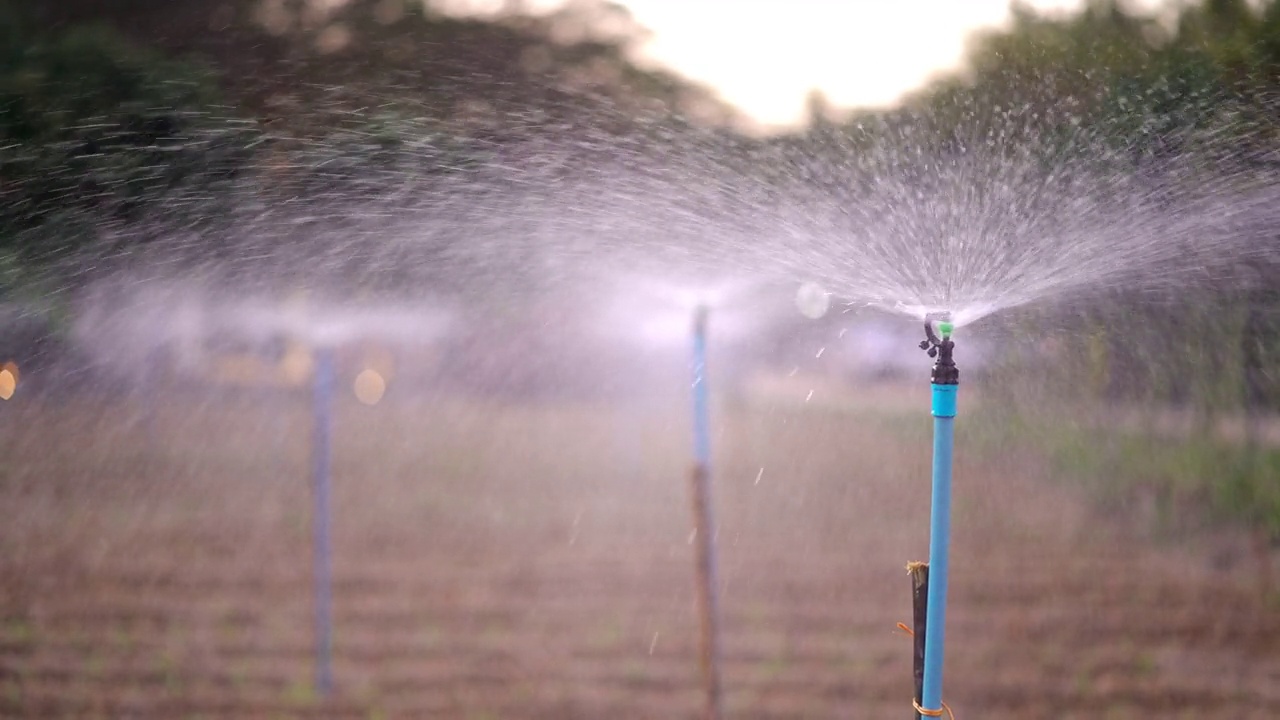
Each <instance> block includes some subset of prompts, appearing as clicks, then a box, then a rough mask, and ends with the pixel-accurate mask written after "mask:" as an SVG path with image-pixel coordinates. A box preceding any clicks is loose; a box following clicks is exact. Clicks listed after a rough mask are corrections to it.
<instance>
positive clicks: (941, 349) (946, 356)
mask: <svg viewBox="0 0 1280 720" xmlns="http://www.w3.org/2000/svg"><path fill="white" fill-rule="evenodd" d="M950 320H951V317H950V315H949V314H948V313H929V314H928V315H926V316H925V318H924V338H925V339H924V340H921V341H920V349H921V350H924V351H925V352H927V353H928V354H929V357H931V358H934V363H933V371H932V373H931V374H930V379H931V380H932V382H933V384H934V385H959V384H960V368H958V367H956V361H955V359H954V358H953V357H952V353H953V352H955V349H956V343H955V341H954V340H952V339H951V322H950ZM934 321H938V323H939V325H940V326H941V327H942V337H938V334H937V333H935V332H934V330H933V323H934Z"/></svg>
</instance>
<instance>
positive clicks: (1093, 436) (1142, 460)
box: [958, 417, 1280, 537]
mask: <svg viewBox="0 0 1280 720" xmlns="http://www.w3.org/2000/svg"><path fill="white" fill-rule="evenodd" d="M958 434H960V435H961V438H960V440H961V441H972V442H973V443H974V446H975V447H976V448H977V449H978V450H979V452H982V453H985V454H988V455H990V454H993V453H1007V452H1009V450H1010V448H1017V449H1018V450H1020V451H1023V452H1027V451H1030V452H1032V453H1035V454H1036V455H1038V456H1040V457H1041V458H1043V459H1044V461H1046V462H1047V464H1048V468H1049V470H1050V473H1051V475H1052V476H1053V477H1055V478H1058V479H1062V480H1067V481H1070V482H1072V483H1073V484H1076V485H1079V486H1080V487H1083V488H1084V489H1085V490H1087V491H1088V492H1089V493H1090V494H1091V495H1093V496H1094V497H1095V498H1096V499H1097V500H1098V501H1099V502H1100V503H1102V504H1103V506H1104V507H1106V508H1108V509H1114V510H1132V509H1135V507H1136V506H1137V505H1139V504H1142V503H1145V504H1146V505H1148V506H1150V509H1151V510H1152V511H1153V513H1154V518H1153V519H1154V521H1155V522H1156V523H1157V525H1158V527H1159V528H1162V529H1170V530H1172V529H1176V528H1180V527H1185V526H1187V525H1188V524H1205V523H1215V522H1229V523H1238V524H1243V525H1247V526H1249V527H1254V528H1261V529H1263V530H1265V531H1267V532H1269V533H1270V534H1271V536H1272V537H1280V448H1253V449H1248V448H1246V447H1244V446H1243V445H1240V444H1236V443H1231V442H1229V441H1226V440H1220V439H1217V438H1212V437H1197V436H1192V437H1183V438H1173V437H1167V436H1153V435H1150V434H1145V433H1142V432H1138V431H1133V430H1123V429H1114V428H1106V429H1103V428H1098V427H1090V426H1086V425H1084V424H1077V423H1071V422H1066V421H1063V422H1053V421H1051V420H1049V421H1043V422H1036V421H1032V420H1028V419H1026V418H1024V417H1023V418H1007V419H1006V418H1000V419H999V420H990V421H986V422H981V423H977V424H967V425H965V426H962V427H960V428H958Z"/></svg>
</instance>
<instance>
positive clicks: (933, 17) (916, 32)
mask: <svg viewBox="0 0 1280 720" xmlns="http://www.w3.org/2000/svg"><path fill="white" fill-rule="evenodd" d="M336 1H339V2H340V1H341V0H336ZM424 1H425V2H430V3H433V4H436V5H438V6H452V7H468V8H471V9H473V10H474V9H478V8H488V9H490V10H494V9H498V8H501V7H502V6H503V5H504V2H505V0H424ZM567 1H569V0H521V2H523V3H524V4H525V5H526V6H527V7H532V8H535V9H547V8H551V7H555V6H558V5H561V4H563V3H565V2H567ZM1023 1H1024V2H1025V3H1026V4H1028V5H1030V6H1032V7H1034V8H1036V9H1037V10H1040V11H1059V12H1060V11H1067V10H1073V9H1078V8H1079V7H1080V6H1081V5H1082V4H1083V2H1084V0H1023ZM613 2H616V3H618V4H619V5H622V6H624V7H626V8H627V9H629V10H630V11H631V13H632V15H633V16H634V17H635V19H636V20H637V21H638V22H639V24H640V25H642V26H644V27H646V28H648V29H649V30H650V31H651V32H652V38H651V40H650V41H649V43H648V45H647V46H646V47H645V48H644V53H643V56H644V58H645V59H647V60H651V61H654V62H656V63H658V64H661V65H665V66H667V67H669V68H670V69H672V70H674V71H676V72H677V73H679V74H681V75H683V76H685V77H688V78H690V79H693V80H696V81H699V82H701V83H703V84H704V85H707V86H709V87H711V88H712V89H714V90H715V91H716V92H718V93H719V94H720V96H721V97H722V98H723V99H724V100H726V101H728V102H730V103H732V104H733V105H736V106H737V107H738V108H740V109H741V110H742V111H744V112H745V113H746V114H747V115H748V116H750V117H751V118H752V119H754V120H755V121H756V122H758V123H761V124H762V125H766V126H770V125H773V126H778V125H791V124H796V123H798V122H800V121H802V120H803V119H804V114H805V98H806V96H807V95H808V94H809V92H810V91H811V90H813V89H818V90H821V91H822V92H823V93H824V94H825V95H826V97H827V99H828V100H829V101H830V102H831V104H832V105H834V106H836V107H877V106H885V105H891V104H893V103H894V102H895V101H897V100H898V99H899V98H901V97H902V96H903V95H904V94H906V93H908V92H910V91H912V90H915V89H917V88H919V87H920V86H921V85H923V84H924V83H926V82H927V81H928V80H929V79H930V78H931V76H933V75H935V74H938V73H942V72H946V71H948V70H952V69H955V68H956V67H957V66H958V65H959V63H960V62H961V60H962V59H963V57H964V50H965V43H966V40H967V38H968V36H969V34H970V33H972V32H973V31H974V30H979V29H982V28H985V27H992V26H999V25H1002V24H1004V23H1005V22H1006V21H1007V20H1008V18H1009V5H1010V0H613ZM1129 4H1130V5H1131V6H1133V7H1137V8H1152V7H1155V6H1158V5H1161V4H1163V3H1162V2H1161V1H1160V0H1130V3H1129Z"/></svg>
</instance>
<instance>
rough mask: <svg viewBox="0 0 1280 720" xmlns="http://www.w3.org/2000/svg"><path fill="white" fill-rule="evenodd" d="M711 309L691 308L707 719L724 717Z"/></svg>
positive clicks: (696, 524) (695, 507)
mask: <svg viewBox="0 0 1280 720" xmlns="http://www.w3.org/2000/svg"><path fill="white" fill-rule="evenodd" d="M709 315H710V308H709V307H708V306H707V305H706V304H700V305H698V306H697V307H696V308H695V309H694V312H693V471H692V473H691V475H690V481H691V490H692V495H693V524H694V540H695V542H696V547H695V553H696V563H697V581H698V609H699V611H700V613H701V615H702V648H701V660H702V676H703V681H704V682H705V683H706V691H707V699H706V701H707V707H706V718H707V720H720V718H722V717H724V690H723V686H722V684H721V658H722V651H721V645H720V602H719V594H718V592H717V590H716V588H717V584H718V578H717V572H716V527H715V517H714V513H713V512H712V494H711V402H710V391H709V389H708V387H707V321H708V316H709Z"/></svg>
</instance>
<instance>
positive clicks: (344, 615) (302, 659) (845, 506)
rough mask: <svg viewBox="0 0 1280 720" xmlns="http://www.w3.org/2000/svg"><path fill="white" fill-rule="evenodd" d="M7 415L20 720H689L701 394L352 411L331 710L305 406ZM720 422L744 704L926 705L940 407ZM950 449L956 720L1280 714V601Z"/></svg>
mask: <svg viewBox="0 0 1280 720" xmlns="http://www.w3.org/2000/svg"><path fill="white" fill-rule="evenodd" d="M923 392H925V393H927V387H926V388H923ZM801 399H803V398H801ZM0 410H3V411H4V413H3V414H0V433H2V435H0V450H2V452H3V456H2V457H0V473H2V474H0V508H3V516H2V518H3V522H0V716H5V717H26V718H42V719H44V718H60V717H76V718H95V717H102V718H120V717H131V718H165V719H166V720H167V719H171V718H197V717H198V718H241V719H249V718H402V717H403V718H424V717H429V718H457V719H459V720H480V719H482V718H483V719H496V718H530V719H542V718H545V719H547V720H572V719H576V718H581V719H583V720H600V719H603V718H609V719H625V718H637V719H640V718H643V719H645V720H652V719H656V718H694V717H696V716H697V715H698V710H699V708H700V704H701V703H700V694H699V689H698V676H697V662H696V651H697V647H696V644H697V638H698V634H697V631H696V627H695V623H696V618H697V614H696V612H695V608H694V605H693V601H694V588H693V582H692V573H693V570H692V546H691V545H690V537H689V535H690V530H689V528H690V510H689V505H688V492H687V468H686V466H685V460H684V458H685V457H686V455H687V447H688V445H687V439H686V430H685V428H686V424H685V417H684V414H683V410H684V405H683V398H681V397H679V396H672V397H670V398H650V399H648V400H646V401H645V402H643V403H642V402H634V401H633V402H631V403H630V404H623V405H618V406H611V407H603V406H601V407H596V406H588V405H575V406H567V405H565V406H533V405H530V406H526V407H512V406H499V405H490V406H486V405H481V404H476V403H471V402H468V403H464V402H461V401H453V400H437V401H434V402H426V401H413V402H411V401H404V402H401V403H400V404H396V403H394V402H391V401H390V400H388V401H387V402H384V403H383V404H382V405H379V406H377V407H373V408H369V407H364V406H360V405H357V404H355V403H351V404H349V405H348V404H342V405H341V407H339V408H338V411H337V418H338V425H337V428H336V437H337V445H336V456H335V475H334V483H335V498H334V509H335V515H334V522H335V528H334V552H335V559H334V563H335V596H336V600H335V603H336V604H335V614H334V617H335V628H336V629H335V645H334V650H335V665H334V671H335V676H336V680H337V683H338V689H337V692H336V694H335V695H334V697H332V698H330V699H328V700H321V699H319V698H317V697H316V696H315V695H314V693H313V691H312V689H311V688H312V680H313V663H312V652H313V642H314V635H313V615H312V612H313V607H312V600H311V544H310V520H309V512H310V510H309V509H310V500H309V492H308V487H307V413H306V406H305V403H304V402H303V400H302V399H300V398H295V399H291V400H277V401H274V402H267V401H266V400H265V399H264V398H254V397H245V398H241V399H238V400H237V399H226V400H224V401H220V402H218V403H196V402H194V401H190V400H178V399H174V400H172V401H170V402H169V403H167V404H164V405H161V406H159V407H157V408H156V409H155V412H154V414H153V415H150V416H148V414H147V413H143V412H139V411H138V409H137V408H136V407H133V406H130V405H127V404H124V403H122V402H120V401H111V402H107V401H103V402H101V403H98V404H92V403H89V401H84V400H74V401H69V403H68V404H66V405H64V406H55V405H44V406H41V405H38V404H36V405H32V404H28V405H25V406H23V405H10V406H5V407H0ZM719 418H720V421H721V422H720V424H719V428H720V431H719V433H718V435H717V438H716V442H717V444H716V453H717V459H718V461H719V462H718V467H717V468H716V471H717V475H716V482H717V483H718V485H717V494H718V513H719V518H720V524H721V530H720V537H719V540H720V546H721V557H722V565H723V567H722V580H723V581H724V592H723V598H724V601H725V613H726V637H725V643H726V655H727V668H726V685H727V702H728V706H729V709H730V715H731V717H734V718H806V719H809V718H898V717H902V718H905V717H908V715H909V713H910V695H911V670H910V657H911V651H910V642H909V640H908V639H907V638H906V637H905V636H903V635H901V634H900V633H898V632H896V631H895V628H894V626H895V623H896V622H898V621H907V620H909V617H910V592H909V581H908V578H907V575H906V573H905V571H904V569H903V566H904V564H905V563H906V562H907V561H909V560H918V559H924V558H925V555H926V550H927V517H928V463H929V448H928V445H927V444H926V443H921V442H920V438H921V437H927V429H928V422H929V420H928V417H927V415H925V414H924V413H920V414H919V417H917V416H916V415H911V416H909V417H908V418H907V419H903V418H901V417H890V416H887V415H882V414H877V413H875V412H872V411H869V410H868V411H864V412H854V413H837V412H834V411H833V410H831V409H830V408H820V407H818V406H817V404H816V403H814V404H810V405H809V406H805V405H804V404H803V403H796V404H789V405H784V404H774V403H769V402H765V403H756V404H748V405H733V406H721V407H720V408H719ZM917 426H918V427H917ZM959 451H960V454H959V457H958V463H959V465H958V467H957V475H956V478H957V481H956V482H957V484H956V502H957V506H956V510H955V512H956V514H955V517H954V532H955V546H954V549H953V579H952V583H953V585H952V588H953V595H952V605H951V610H950V613H949V618H948V619H949V626H948V633H949V634H948V638H949V642H948V675H947V684H946V696H947V698H948V701H949V702H950V704H951V705H952V706H953V708H954V709H955V710H956V712H957V716H958V717H960V718H961V719H962V720H964V719H965V718H987V719H991V718H1019V719H1021V720H1025V719H1027V718H1090V719H1096V718H1126V717H1132V718H1138V717H1151V716H1159V717H1172V718H1227V717H1230V718H1253V717H1272V716H1274V715H1275V714H1277V713H1280V609H1277V608H1276V607H1275V606H1274V605H1273V606H1271V607H1267V606H1266V605H1265V603H1264V601H1263V600H1262V599H1260V598H1259V597H1257V594H1256V593H1255V592H1252V591H1251V589H1250V587H1249V586H1248V585H1247V584H1243V583H1237V582H1236V579H1235V578H1234V577H1232V576H1230V575H1228V574H1224V573H1222V572H1220V571H1215V570H1213V569H1211V568H1210V566H1209V564H1208V563H1207V562H1206V561H1205V560H1204V559H1203V558H1199V557H1197V556H1195V555H1193V554H1189V552H1188V551H1186V550H1176V549H1173V550H1171V549H1163V550H1161V549H1157V548H1154V547H1152V546H1150V545H1147V544H1143V543H1142V541H1140V540H1136V539H1135V537H1136V534H1133V533H1128V532H1126V530H1125V529H1124V528H1123V527H1122V526H1120V525H1108V524H1106V522H1104V521H1102V520H1099V519H1097V518H1095V517H1093V516H1092V515H1091V514H1090V513H1089V512H1087V510H1086V508H1085V505H1084V504H1082V503H1081V502H1080V501H1078V500H1077V499H1076V498H1074V497H1071V496H1068V495H1065V494H1064V492H1065V491H1062V490H1058V489H1055V488H1054V487H1053V486H1052V485H1051V484H1049V483H1047V482H1044V481H1043V480H1042V479H1041V478H1040V475H1041V469H1040V468H1039V467H1038V466H1037V464H1036V463H1035V462H1033V461H1029V460H1025V459H1016V458H1015V457H1014V455H1013V454H1012V453H1011V454H1010V455H1009V456H1007V457H1005V458H1004V459H1002V460H1000V461H999V462H994V461H991V460H980V459H978V458H975V457H972V456H967V455H965V453H964V448H963V447H961V448H960V449H959Z"/></svg>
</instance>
